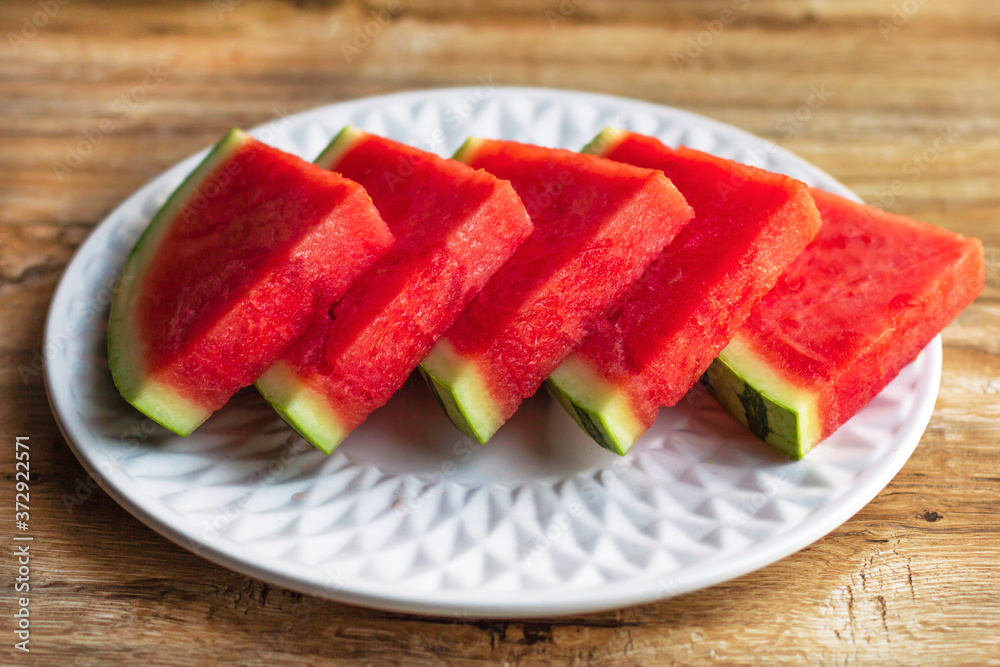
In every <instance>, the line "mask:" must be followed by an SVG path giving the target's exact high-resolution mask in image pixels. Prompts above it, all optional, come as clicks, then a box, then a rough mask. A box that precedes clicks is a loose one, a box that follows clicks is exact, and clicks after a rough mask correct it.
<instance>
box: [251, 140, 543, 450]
mask: <svg viewBox="0 0 1000 667" xmlns="http://www.w3.org/2000/svg"><path fill="white" fill-rule="evenodd" d="M317 164H319V165H320V166H322V167H324V168H328V169H332V170H335V171H338V172H340V173H341V174H343V175H344V176H347V177H348V178H351V179H352V180H355V181H357V182H358V183H360V184H362V185H363V186H364V187H365V188H366V189H367V191H368V193H369V194H370V195H371V197H372V200H373V201H374V202H375V206H376V207H377V208H378V210H379V212H380V213H381V214H382V217H383V219H384V220H385V221H386V224H388V225H389V228H390V229H391V230H392V233H393V235H394V237H395V242H394V243H393V245H392V248H391V249H390V250H389V252H388V253H386V255H385V256H384V257H382V259H381V260H379V262H378V263H377V264H376V265H375V266H374V267H372V269H371V270H369V271H368V272H367V273H366V274H365V275H363V276H362V277H361V278H359V279H358V280H357V281H356V282H355V283H354V285H352V286H351V288H350V290H348V292H347V293H346V294H345V295H344V298H343V299H342V300H341V301H340V302H339V303H338V304H337V305H336V306H335V308H334V310H333V312H332V313H326V312H317V314H316V317H315V318H314V320H313V322H312V323H311V325H310V327H309V331H308V332H307V333H306V335H304V336H303V337H302V339H300V340H299V341H298V342H296V343H295V344H294V345H293V346H291V348H290V349H289V350H288V351H287V352H286V353H285V354H284V355H282V358H281V359H280V360H279V361H278V362H277V363H276V364H275V365H274V366H273V367H272V368H271V369H270V370H268V371H267V372H266V373H264V375H263V376H262V377H261V378H260V379H259V380H258V381H257V387H258V388H259V389H260V391H261V393H263V394H264V396H265V397H266V398H267V399H268V400H269V401H270V402H271V403H272V404H273V405H274V406H275V407H276V408H277V409H278V411H279V412H280V413H281V414H282V415H283V416H284V417H285V418H286V419H287V420H288V421H289V423H291V424H292V425H293V426H294V427H295V428H296V429H297V430H298V431H299V433H301V434H302V435H303V436H304V437H305V438H306V439H307V440H309V441H310V442H312V443H313V444H314V445H316V447H318V448H320V449H321V450H323V451H325V452H327V453H329V452H331V451H332V450H333V449H334V447H336V446H337V445H338V444H339V443H340V442H341V441H342V440H343V439H344V438H345V437H346V436H347V435H348V434H349V433H350V432H351V431H352V430H353V429H354V428H355V427H357V426H358V425H359V424H361V422H362V421H363V420H364V419H365V417H367V416H368V414H369V413H371V412H372V411H373V410H375V409H376V408H378V407H379V406H381V405H383V404H384V403H385V402H386V401H387V400H389V397H390V396H392V394H393V393H394V392H395V391H396V390H397V389H399V388H400V387H401V386H402V385H403V383H404V381H405V380H406V378H407V376H408V375H409V374H410V372H411V371H412V370H413V369H414V368H415V367H416V366H417V364H418V363H420V361H421V360H422V359H423V358H424V357H425V356H426V355H427V352H428V351H429V350H430V349H431V346H432V345H433V344H434V342H435V341H437V339H438V338H439V337H440V336H441V334H443V333H444V332H445V331H447V330H448V328H449V327H450V326H451V325H452V324H453V323H454V322H455V320H456V318H457V317H458V316H459V315H460V314H461V312H462V311H463V310H465V307H466V306H467V305H468V304H469V302H470V301H471V300H472V298H473V297H474V296H475V295H476V294H477V293H478V292H479V290H480V289H482V287H483V285H485V284H486V281H487V280H489V278H490V276H492V275H493V274H494V272H496V270H497V269H499V268H500V266H502V265H503V263H504V262H506V261H507V260H508V259H509V258H510V256H511V255H512V254H513V253H514V250H515V249H516V248H517V247H518V246H519V245H520V244H521V242H522V241H524V239H525V238H527V237H528V235H529V234H530V233H531V230H532V226H531V221H530V220H529V218H528V214H527V213H526V212H525V210H524V205H523V204H522V203H521V200H520V199H519V198H518V196H517V194H516V193H515V192H514V190H513V188H512V187H511V186H510V184H509V183H507V182H506V181H501V180H498V179H497V178H495V177H494V176H492V175H490V174H488V173H486V172H484V171H477V170H475V169H471V168H470V167H468V166H467V165H464V164H462V163H461V162H456V161H455V160H448V159H444V158H440V157H438V156H437V155H434V154H432V153H427V152H425V151H422V150H418V149H416V148H412V147H410V146H406V145H403V144H400V143H398V142H395V141H391V140H389V139H385V138H382V137H378V136H375V135H372V134H368V133H365V132H362V131H360V130H357V129H354V128H345V129H344V130H343V131H342V132H341V133H340V134H339V135H338V136H337V137H336V138H335V139H334V141H333V142H332V143H331V144H330V146H329V147H328V148H327V149H326V150H325V151H324V152H323V154H322V155H320V157H319V158H318V159H317Z"/></svg>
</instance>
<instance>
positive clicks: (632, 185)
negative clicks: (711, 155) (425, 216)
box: [421, 139, 692, 443]
mask: <svg viewBox="0 0 1000 667" xmlns="http://www.w3.org/2000/svg"><path fill="white" fill-rule="evenodd" d="M456 158H457V159H459V160H462V161H463V162H466V163H468V164H469V165H471V166H473V167H476V168H478V169H485V170H486V171H489V172H490V173H492V174H494V175H496V176H497V177H498V178H505V179H508V180H509V181H510V182H511V184H512V185H513V186H514V189H515V190H516V191H517V193H518V194H519V195H520V196H521V199H522V200H523V201H524V204H525V207H526V208H527V210H528V214H529V215H530V216H531V220H532V222H533V223H534V224H535V231H534V233H533V234H532V235H531V236H530V237H528V240H527V241H525V242H524V243H523V244H522V245H521V247H520V248H518V250H517V252H516V253H514V256H513V257H512V258H511V260H510V261H509V262H507V264H505V265H504V267H503V268H502V269H500V271H498V272H497V274H496V275H495V276H494V277H493V279H492V280H490V282H489V283H488V284H487V285H486V287H485V288H484V289H483V291H482V292H481V293H480V294H479V296H478V297H477V298H476V299H475V300H474V301H473V302H472V304H471V305H470V306H469V308H468V309H467V310H466V311H465V313H463V315H462V317H461V318H459V320H458V322H457V323H456V324H455V326H454V327H453V328H452V329H451V330H450V331H449V332H448V333H447V334H446V336H445V337H444V338H442V339H441V340H440V341H438V343H437V345H435V346H434V349H433V350H432V351H431V353H430V355H428V357H427V359H426V360H424V362H423V364H422V365H421V368H422V370H423V372H424V374H425V376H426V377H427V378H428V379H429V381H430V386H431V389H432V390H434V392H435V394H436V395H437V397H438V399H439V400H440V402H441V404H442V405H443V406H444V408H445V410H446V411H447V413H448V416H449V417H450V418H451V419H452V421H453V422H454V423H455V425H456V426H457V427H458V428H459V429H461V430H462V431H463V432H464V433H466V434H467V435H469V436H471V437H473V438H476V439H477V440H478V441H479V442H482V443H485V442H486V441H487V440H489V439H490V437H491V436H492V435H493V434H494V433H495V432H496V430H497V429H498V428H499V427H500V426H501V425H502V424H503V422H504V421H506V420H507V419H508V418H510V416H511V415H513V414H514V412H515V411H516V410H517V407H518V406H519V405H520V403H521V401H522V400H523V399H524V398H526V397H528V396H531V395H532V394H533V393H535V391H536V390H537V389H538V387H539V386H540V385H541V383H542V382H543V381H544V380H545V378H546V377H548V375H549V374H550V373H551V372H552V371H553V370H554V369H555V367H556V366H557V365H558V364H559V362H560V361H562V359H563V358H564V357H565V356H566V355H567V354H568V353H569V352H570V350H572V349H573V348H574V347H576V345H578V344H579V343H580V341H582V340H583V339H584V337H585V336H586V335H587V334H588V333H589V331H590V330H591V328H592V327H593V325H594V324H595V323H596V322H597V321H598V320H599V319H600V318H601V317H603V316H604V314H605V313H607V311H608V309H610V308H611V307H612V306H613V305H614V304H616V303H617V302H618V301H620V300H621V299H622V298H623V297H624V295H625V294H626V292H627V291H628V290H629V288H631V286H632V285H633V284H634V283H635V281H636V279H637V278H638V277H639V276H640V275H641V274H642V272H643V271H644V270H645V269H646V267H647V266H648V265H649V263H650V262H651V261H652V260H653V259H654V258H655V257H656V256H657V255H658V254H659V253H660V251H661V250H662V249H663V247H664V246H665V245H666V244H667V243H669V242H670V241H671V239H673V237H674V235H675V234H677V232H678V230H680V229H681V228H682V227H683V226H684V224H685V223H686V222H687V221H688V220H689V219H690V218H691V215H692V211H691V209H690V207H688V205H687V204H686V203H685V202H684V198H683V197H682V196H681V195H680V193H678V192H677V189H676V188H675V187H674V186H673V185H671V184H670V182H669V181H668V180H667V179H666V178H665V177H664V176H663V174H662V173H660V172H658V171H653V170H649V169H640V168H637V167H633V166H629V165H625V164H621V163H618V162H613V161H611V160H605V159H602V158H599V157H596V156H593V155H582V154H580V153H572V152H570V151H564V150H556V149H551V148H542V147H539V146H528V145H525V144H518V143H514V142H511V141H494V140H489V139H470V140H469V141H467V142H466V144H465V145H464V146H463V147H462V148H461V149H460V150H459V152H458V153H457V154H456Z"/></svg>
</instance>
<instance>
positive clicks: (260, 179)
mask: <svg viewBox="0 0 1000 667" xmlns="http://www.w3.org/2000/svg"><path fill="white" fill-rule="evenodd" d="M391 241H392V235H391V233H390V232H389V229H388V228H387V227H386V225H385V223H384V222H382V219H381V218H380V217H379V214H378V211H377V210H376V209H375V207H374V206H373V205H372V202H371V199H370V198H369V197H368V195H367V194H366V193H365V191H364V190H363V189H362V188H361V186H360V185H358V184H356V183H352V182H351V181H348V180H347V179H345V178H343V177H341V176H339V175H337V174H334V173H331V172H328V171H326V170H324V169H321V168H319V167H317V166H315V165H312V164H309V163H308V162H305V161H303V160H300V159H299V158H297V157H295V156H292V155H288V154H287V153H284V152H282V151H279V150H277V149H275V148H271V147H269V146H266V145H264V144H262V143H260V142H259V141H256V140H255V139H252V138H251V137H250V136H248V135H247V134H245V133H244V132H242V131H240V130H233V131H231V132H230V133H229V134H228V135H226V137H225V138H223V139H222V141H220V142H219V143H218V145H216V146H215V148H214V149H212V151H211V152H210V153H209V154H208V156H207V157H206V158H205V160H204V161H203V162H202V163H201V164H200V165H198V167H197V168H195V170H194V171H193V172H192V173H191V174H190V175H189V176H188V177H187V179H186V180H185V181H184V182H183V183H182V184H181V185H180V187H178V188H177V190H176V191H174V193H173V194H172V195H171V196H170V198H169V199H167V201H166V203H165V204H164V205H163V207H162V208H161V209H160V210H159V212H157V213H156V215H155V216H154V217H153V219H152V221H151V222H150V223H149V226H148V227H147V228H146V230H145V232H144V233H143V234H142V236H141V237H140V238H139V240H138V242H137V243H136V244H135V248H134V249H133V250H132V253H131V255H129V258H128V261H127V263H126V265H125V268H124V270H123V272H122V276H121V281H120V283H119V285H118V287H117V289H116V290H115V295H114V300H113V302H112V306H111V319H110V323H109V328H108V361H109V365H110V366H111V373H112V375H113V377H114V381H115V384H116V385H117V386H118V389H119V391H121V394H122V396H124V397H125V399H126V400H127V401H128V402H129V403H131V404H132V405H134V406H135V407H136V408H138V409H139V410H141V411H142V412H144V413H145V414H146V415H148V416H149V417H151V418H152V419H154V420H155V421H157V422H159V423H160V424H162V425H164V426H166V427H167V428H169V429H171V430H172V431H175V432H176V433H179V434H180V435H188V434H190V433H191V431H193V430H194V429H195V428H197V427H198V425H200V424H201V423H202V422H203V421H205V419H207V418H208V416H209V415H211V414H212V412H214V411H215V410H217V409H219V408H220V407H222V405H223V404H225V403H226V401H227V400H229V398H230V397H231V396H232V395H233V394H234V393H236V391H237V390H238V389H240V388H241V387H245V386H248V385H250V384H251V383H253V381H254V380H256V379H257V377H258V376H259V375H260V374H261V373H262V372H263V371H264V370H265V369H267V368H268V367H269V366H270V365H271V364H272V363H274V361H275V360H276V359H277V358H278V355H280V354H281V352H283V351H284V349H285V348H286V347H287V346H288V345H289V344H290V343H291V342H292V341H294V340H295V339H296V338H298V337H299V336H300V335H302V333H303V332H304V331H305V328H306V326H307V325H308V323H309V320H310V317H311V315H312V313H313V311H314V310H317V309H318V310H323V309H329V307H330V305H331V304H332V303H333V302H334V301H335V300H336V299H338V298H340V296H342V295H343V294H344V292H345V291H346V290H347V288H348V286H349V285H350V284H351V282H352V281H353V280H354V279H355V278H356V277H357V276H358V275H360V274H361V273H362V272H363V271H364V270H365V269H367V268H368V267H369V266H371V265H372V264H373V263H374V261H375V260H376V259H377V258H378V257H379V256H380V255H381V254H382V253H383V252H384V251H385V249H386V248H387V247H388V246H389V244H390V243H391Z"/></svg>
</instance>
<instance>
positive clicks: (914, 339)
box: [705, 190, 985, 459]
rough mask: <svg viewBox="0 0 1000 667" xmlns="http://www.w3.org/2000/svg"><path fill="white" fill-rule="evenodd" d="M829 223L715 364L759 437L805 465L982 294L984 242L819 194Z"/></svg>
mask: <svg viewBox="0 0 1000 667" xmlns="http://www.w3.org/2000/svg"><path fill="white" fill-rule="evenodd" d="M812 194H813V197H814V198H815V200H816V204H817V206H818V207H819V211H820V213H821V214H822V216H823V228H822V230H820V233H819V235H818V236H817V237H816V240H815V241H813V242H812V244H810V245H809V247H808V248H806V250H805V252H803V253H802V255H801V256H799V257H798V259H796V260H795V262H793V263H792V265H791V266H790V267H789V268H788V270H787V271H786V272H785V274H784V275H783V276H782V277H781V280H780V281H779V282H778V284H777V286H776V287H775V288H774V289H773V290H772V291H771V292H770V293H769V294H768V295H767V296H766V297H764V299H763V300H762V301H761V302H760V304H759V305H758V306H757V308H756V310H755V311H754V312H753V314H752V315H751V316H750V318H749V319H747V321H746V323H745V324H744V325H743V326H742V327H741V328H740V330H739V331H738V332H737V334H736V335H735V336H734V337H733V340H732V341H731V342H730V343H729V345H728V346H727V347H726V348H725V349H724V350H723V351H722V353H721V354H720V355H719V358H718V359H717V360H716V361H715V362H714V363H713V364H712V366H711V368H709V371H708V373H707V374H706V376H705V378H706V381H707V382H708V384H709V386H710V387H711V389H712V392H713V393H714V394H715V395H716V396H717V397H718V399H719V402H720V403H722V405H724V406H725V407H726V409H728V410H729V412H731V413H732V414H733V415H734V416H735V417H736V418H737V419H739V420H740V421H741V422H743V423H744V424H746V425H747V426H748V427H749V428H750V430H751V431H753V432H754V433H755V434H756V435H757V436H758V437H759V438H761V439H762V440H765V441H766V442H768V443H770V444H771V445H773V446H775V447H776V448H778V449H779V450H781V451H782V452H784V453H785V454H786V455H788V456H789V457H791V458H795V459H798V458H801V457H802V456H804V455H805V454H806V453H808V452H809V451H810V450H811V449H812V448H813V447H814V446H815V445H816V444H817V443H818V442H820V441H821V440H823V439H825V438H827V437H829V436H830V435H831V434H832V433H833V432H834V431H836V430H837V429H838V428H839V427H840V426H841V425H842V424H844V422H846V421H847V420H848V419H850V418H851V417H852V416H853V415H854V414H855V413H857V412H858V410H860V409H861V408H862V407H864V406H865V405H866V404H867V403H868V402H869V401H870V400H871V399H872V398H874V397H875V395H876V394H877V393H878V392H880V391H881V390H882V388H883V387H885V386H886V385H887V384H888V383H889V382H890V381H891V380H892V379H893V378H894V377H896V375H897V374H898V373H899V371H900V370H902V368H903V367H904V366H905V365H906V364H908V363H909V362H910V361H912V360H913V359H915V358H916V357H917V355H918V354H919V353H920V351H921V350H922V349H923V348H924V347H925V346H926V345H927V344H928V343H929V342H930V341H931V340H932V339H933V338H934V336H935V335H937V333H938V332H939V331H941V329H943V328H944V327H945V326H946V325H947V324H948V323H949V322H950V321H951V320H952V319H954V318H955V316H956V315H958V313H959V312H960V311H961V310H962V309H963V308H965V307H966V306H967V305H969V304H970V303H971V302H972V301H973V300H974V299H975V298H976V297H977V296H979V294H980V293H981V292H982V290H983V285H984V282H985V264H984V259H983V246H982V244H981V243H980V242H979V241H978V240H977V239H970V238H965V237H962V236H959V235H958V234H954V233H952V232H949V231H946V230H943V229H939V228H937V227H934V226H932V225H928V224H926V223H922V222H917V221H915V220H911V219H910V218H906V217H903V216H899V215H892V214H890V213H886V212H884V211H881V210H879V209H877V208H874V207H870V206H865V205H863V204H858V203H856V202H852V201H850V200H848V199H844V198H842V197H838V196H836V195H832V194H829V193H827V192H823V191H821V190H813V191H812Z"/></svg>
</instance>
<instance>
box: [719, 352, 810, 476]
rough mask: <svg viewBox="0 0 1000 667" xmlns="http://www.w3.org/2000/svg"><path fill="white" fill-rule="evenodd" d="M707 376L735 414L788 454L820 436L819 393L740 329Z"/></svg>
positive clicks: (804, 450)
mask: <svg viewBox="0 0 1000 667" xmlns="http://www.w3.org/2000/svg"><path fill="white" fill-rule="evenodd" d="M702 377H703V380H704V382H705V383H706V384H707V385H708V388H709V390H710V391H711V392H712V394H713V395H714V396H715V397H716V399H717V400H718V401H719V403H721V404H722V406H723V407H724V408H725V409H726V410H727V411H728V412H729V413H730V414H732V415H733V416H734V417H735V418H736V419H737V420H738V421H739V422H740V423H742V424H743V425H744V426H746V427H747V428H748V429H750V431H751V432H752V433H753V434H754V435H756V436H757V437H758V438H760V439H761V440H763V441H764V442H766V443H768V444H769V445H771V446H772V447H774V448H776V449H777V450H779V451H780V452H782V453H783V454H785V456H787V457H788V458H790V459H794V460H799V459H801V458H802V457H803V456H805V455H806V454H808V453H809V451H810V450H812V448H813V447H815V446H816V444H817V443H818V442H819V441H820V439H821V434H820V424H819V412H818V403H817V397H816V396H815V395H814V394H813V393H811V392H809V391H807V390H805V389H802V388H800V387H798V386H797V385H795V384H794V383H792V382H791V381H789V380H788V379H787V378H785V377H782V375H781V373H780V370H779V369H777V368H775V367H773V366H772V365H771V364H769V363H767V361H766V360H764V359H763V358H761V356H760V355H758V354H757V353H755V352H754V351H753V350H752V349H751V347H750V345H749V343H748V342H747V341H746V340H744V338H743V336H742V335H740V334H739V333H737V334H736V336H734V337H733V339H732V340H731V341H730V342H729V344H728V345H727V346H726V347H725V348H724V349H723V350H722V352H721V353H719V356H718V357H717V358H716V359H715V361H713V362H712V364H711V366H709V368H708V370H707V371H706V372H705V374H704V375H703V376H702Z"/></svg>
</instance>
